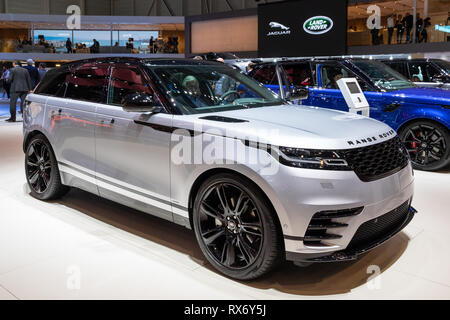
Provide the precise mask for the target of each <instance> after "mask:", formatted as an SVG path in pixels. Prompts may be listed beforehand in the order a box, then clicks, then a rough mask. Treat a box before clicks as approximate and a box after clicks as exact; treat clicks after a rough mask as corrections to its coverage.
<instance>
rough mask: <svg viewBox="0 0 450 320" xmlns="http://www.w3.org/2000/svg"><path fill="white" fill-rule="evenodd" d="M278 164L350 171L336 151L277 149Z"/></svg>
mask: <svg viewBox="0 0 450 320" xmlns="http://www.w3.org/2000/svg"><path fill="white" fill-rule="evenodd" d="M278 150H279V157H280V162H281V163H282V164H284V165H287V166H291V167H299V168H307V169H325V170H352V169H351V168H350V166H349V165H348V163H347V161H346V160H345V159H343V156H342V155H340V154H339V152H338V151H332V150H311V149H299V148H288V147H279V148H278Z"/></svg>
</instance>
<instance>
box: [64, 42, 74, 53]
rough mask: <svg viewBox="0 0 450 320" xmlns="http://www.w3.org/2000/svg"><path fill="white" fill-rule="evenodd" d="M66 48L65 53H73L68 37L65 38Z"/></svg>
mask: <svg viewBox="0 0 450 320" xmlns="http://www.w3.org/2000/svg"><path fill="white" fill-rule="evenodd" d="M66 49H67V53H73V49H72V41H70V38H67V40H66Z"/></svg>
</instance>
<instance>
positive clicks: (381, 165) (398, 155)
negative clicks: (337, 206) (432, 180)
mask: <svg viewBox="0 0 450 320" xmlns="http://www.w3.org/2000/svg"><path fill="white" fill-rule="evenodd" d="M404 150H405V147H404V146H403V144H402V142H401V140H400V138H399V137H398V136H396V137H394V138H392V139H390V140H388V141H385V142H382V143H377V144H374V145H371V146H368V147H362V148H356V149H348V150H344V151H343V154H344V157H345V160H346V161H347V162H348V164H349V166H350V167H351V168H352V169H353V171H355V173H356V175H357V176H358V177H359V178H360V179H361V180H362V181H364V182H368V181H373V180H377V179H381V178H384V177H387V176H388V175H391V174H393V173H395V172H397V171H400V170H401V169H403V168H404V167H406V166H407V165H408V156H407V155H406V151H404Z"/></svg>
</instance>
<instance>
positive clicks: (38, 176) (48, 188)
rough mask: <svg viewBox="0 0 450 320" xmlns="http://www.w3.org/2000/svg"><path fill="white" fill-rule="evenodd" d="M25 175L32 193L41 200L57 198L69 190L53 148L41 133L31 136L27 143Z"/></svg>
mask: <svg viewBox="0 0 450 320" xmlns="http://www.w3.org/2000/svg"><path fill="white" fill-rule="evenodd" d="M25 175H26V178H27V183H28V186H29V187H30V190H31V194H32V195H33V196H34V197H35V198H38V199H40V200H51V199H57V198H59V197H61V196H63V195H64V194H65V193H67V191H68V190H69V188H68V187H67V186H64V185H63V184H62V183H61V177H60V174H59V170H58V164H57V162H56V158H55V155H54V154H53V150H52V148H51V146H50V144H49V143H48V141H47V140H46V139H45V137H44V136H43V135H41V134H37V135H36V136H34V137H33V138H31V140H30V142H29V143H28V145H27V148H26V153H25Z"/></svg>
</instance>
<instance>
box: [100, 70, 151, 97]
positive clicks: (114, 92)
mask: <svg viewBox="0 0 450 320" xmlns="http://www.w3.org/2000/svg"><path fill="white" fill-rule="evenodd" d="M136 92H142V93H147V94H149V95H151V94H152V90H151V89H150V88H149V86H148V84H147V83H146V81H145V79H144V77H143V75H142V73H141V72H140V71H139V69H138V68H137V67H131V66H130V67H128V66H127V67H125V66H124V67H113V69H112V72H111V81H110V85H109V92H108V103H109V104H113V105H121V103H122V98H123V97H124V96H126V95H127V94H130V93H136Z"/></svg>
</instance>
